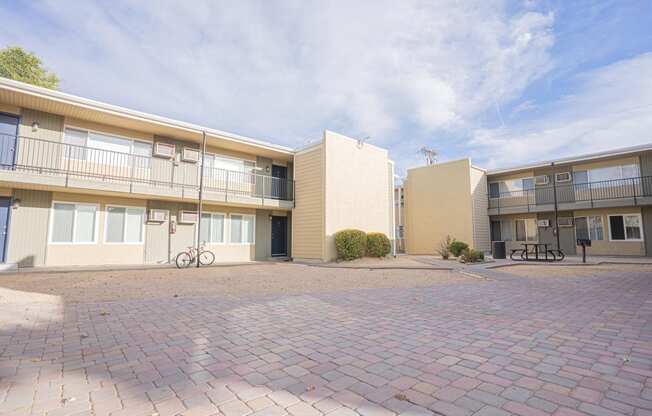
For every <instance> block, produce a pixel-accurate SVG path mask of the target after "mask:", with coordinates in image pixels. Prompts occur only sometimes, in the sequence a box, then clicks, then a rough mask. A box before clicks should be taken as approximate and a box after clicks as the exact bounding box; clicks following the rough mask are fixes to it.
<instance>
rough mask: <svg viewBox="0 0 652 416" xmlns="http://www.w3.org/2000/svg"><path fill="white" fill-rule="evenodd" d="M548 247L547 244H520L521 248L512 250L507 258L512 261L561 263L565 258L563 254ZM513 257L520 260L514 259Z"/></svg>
mask: <svg viewBox="0 0 652 416" xmlns="http://www.w3.org/2000/svg"><path fill="white" fill-rule="evenodd" d="M550 245H551V244H548V243H522V244H521V246H523V248H516V249H512V253H511V254H510V255H509V258H510V259H512V260H514V261H562V260H563V259H564V257H566V256H565V255H564V252H563V251H561V250H553V249H551V248H548V246H550ZM515 256H518V257H520V258H515ZM532 256H534V257H532Z"/></svg>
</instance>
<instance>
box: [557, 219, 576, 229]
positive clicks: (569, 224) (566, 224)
mask: <svg viewBox="0 0 652 416" xmlns="http://www.w3.org/2000/svg"><path fill="white" fill-rule="evenodd" d="M557 225H559V226H560V227H572V226H573V217H559V218H557Z"/></svg>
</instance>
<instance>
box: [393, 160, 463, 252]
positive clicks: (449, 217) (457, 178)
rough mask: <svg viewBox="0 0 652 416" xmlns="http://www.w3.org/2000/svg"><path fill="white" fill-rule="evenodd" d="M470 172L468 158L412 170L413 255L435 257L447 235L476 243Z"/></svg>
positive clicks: (409, 217) (408, 200)
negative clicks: (430, 255) (434, 254)
mask: <svg viewBox="0 0 652 416" xmlns="http://www.w3.org/2000/svg"><path fill="white" fill-rule="evenodd" d="M470 171H471V165H470V162H469V160H468V159H463V160H457V161H452V162H446V163H438V164H434V165H431V166H423V167H420V168H415V169H409V170H408V175H407V180H406V181H405V221H406V224H405V228H406V246H407V252H408V253H409V254H433V253H435V250H437V249H438V248H439V246H440V244H441V242H442V241H443V240H444V239H445V238H446V236H447V235H450V236H451V237H452V238H455V239H457V240H461V241H464V242H466V243H468V244H470V245H472V244H473V243H474V238H473V221H472V218H473V212H472V207H473V203H472V199H471V190H470V184H471V174H470Z"/></svg>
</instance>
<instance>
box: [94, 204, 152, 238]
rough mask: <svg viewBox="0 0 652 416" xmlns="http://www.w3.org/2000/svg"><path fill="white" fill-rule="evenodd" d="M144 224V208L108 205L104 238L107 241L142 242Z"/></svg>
mask: <svg viewBox="0 0 652 416" xmlns="http://www.w3.org/2000/svg"><path fill="white" fill-rule="evenodd" d="M144 224H145V209H144V208H127V207H110V206H107V207H106V231H105V237H104V240H105V241H106V242H107V243H132V244H139V243H142V242H143V226H144Z"/></svg>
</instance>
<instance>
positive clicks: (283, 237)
mask: <svg viewBox="0 0 652 416" xmlns="http://www.w3.org/2000/svg"><path fill="white" fill-rule="evenodd" d="M317 150H318V156H316V157H315V156H314V155H313V153H315V152H316V151H317ZM369 169H371V170H372V171H373V172H375V176H367V175H365V174H363V170H364V172H365V173H366V172H367V171H368V170H369ZM392 175H393V164H392V163H391V161H390V160H389V159H388V155H387V151H385V150H384V149H380V148H378V147H375V146H372V145H369V144H364V145H361V144H360V143H358V142H357V141H356V140H354V139H351V138H347V137H344V136H341V135H338V134H335V133H332V132H329V131H326V132H324V135H323V137H321V138H320V140H318V141H316V142H315V143H313V144H312V145H311V146H310V148H309V149H303V150H300V151H296V150H294V149H291V148H288V147H284V146H279V145H275V144H272V143H268V142H265V141H260V140H255V139H251V138H247V137H242V136H239V135H236V134H231V133H227V132H223V131H220V130H215V129H211V128H206V127H202V126H197V125H193V124H190V123H184V122H181V121H177V120H172V119H167V118H163V117H159V116H155V115H151V114H146V113H142V112H138V111H133V110H129V109H126V108H122V107H117V106H113V105H109V104H105V103H100V102H97V101H93V100H88V99H84V98H81V97H76V96H72V95H69V94H64V93H61V92H57V91H52V90H48V89H44V88H40V87H35V86H31V85H27V84H24V83H20V82H16V81H11V80H6V79H2V78H0V223H1V224H0V231H2V235H0V255H1V258H0V260H2V262H3V263H9V264H18V265H19V266H43V265H46V266H67V265H102V264H164V263H169V262H171V261H174V258H175V257H176V255H177V253H179V252H180V251H182V250H183V249H185V248H187V247H188V246H193V245H195V244H196V242H197V241H198V240H199V241H201V242H203V243H205V245H206V246H207V248H209V249H210V250H211V251H213V253H214V254H215V257H216V261H222V262H240V261H252V260H266V259H272V258H291V257H292V256H293V253H298V254H300V256H299V257H300V258H301V259H304V260H314V261H326V260H331V259H332V258H334V245H333V242H332V234H333V233H334V232H335V231H337V230H339V229H340V227H342V228H343V227H345V226H346V227H357V228H361V229H364V230H368V231H380V232H384V233H386V234H387V235H389V236H390V238H393V225H392V221H393V210H392V204H393V201H392V199H391V196H392V189H393V188H392V187H391V178H392ZM352 177H353V178H356V177H359V178H361V179H359V180H357V181H356V180H353V181H351V180H347V181H346V183H341V181H342V180H343V178H347V179H348V178H352ZM359 186H363V187H364V190H363V191H360V190H359V189H357V187H359ZM200 194H201V200H202V209H201V215H199V200H200ZM360 195H361V196H362V197H364V198H366V201H364V203H363V202H362V201H358V198H359V197H360ZM351 200H354V201H356V204H348V203H346V202H347V201H351ZM367 205H369V206H373V208H372V209H371V211H372V212H373V215H360V214H359V212H360V211H363V210H365V209H366V208H367ZM378 207H379V208H378ZM315 245H316V246H318V247H319V250H313V249H312V248H311V247H313V246H315ZM331 246H333V247H331Z"/></svg>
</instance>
